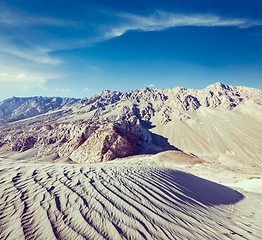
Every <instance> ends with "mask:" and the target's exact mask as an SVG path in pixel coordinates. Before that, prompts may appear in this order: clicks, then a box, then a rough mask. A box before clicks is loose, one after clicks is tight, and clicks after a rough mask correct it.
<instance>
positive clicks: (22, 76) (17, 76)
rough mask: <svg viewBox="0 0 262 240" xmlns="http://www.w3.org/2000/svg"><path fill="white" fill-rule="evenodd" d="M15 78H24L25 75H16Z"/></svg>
mask: <svg viewBox="0 0 262 240" xmlns="http://www.w3.org/2000/svg"><path fill="white" fill-rule="evenodd" d="M16 78H25V74H24V73H17V74H16Z"/></svg>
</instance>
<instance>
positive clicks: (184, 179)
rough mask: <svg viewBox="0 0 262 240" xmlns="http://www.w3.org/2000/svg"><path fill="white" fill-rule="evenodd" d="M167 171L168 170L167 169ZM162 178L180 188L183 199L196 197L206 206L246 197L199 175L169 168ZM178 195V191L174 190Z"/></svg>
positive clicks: (229, 202)
mask: <svg viewBox="0 0 262 240" xmlns="http://www.w3.org/2000/svg"><path fill="white" fill-rule="evenodd" d="M165 172H166V171H165ZM161 178H162V180H165V181H168V182H169V185H172V186H174V185H175V187H176V188H177V189H178V190H179V192H181V193H182V194H179V195H180V196H179V198H180V199H182V200H183V201H190V199H194V200H195V201H197V202H200V203H202V204H204V205H206V206H211V205H221V204H233V203H236V202H238V201H240V200H242V199H243V198H244V196H243V195H242V194H241V193H239V192H237V191H235V190H233V189H231V188H229V187H226V186H223V185H220V184H218V183H215V182H212V181H209V180H206V179H203V178H200V177H197V176H195V175H192V174H189V173H186V172H181V171H177V170H172V169H168V170H167V172H166V173H164V174H161ZM174 194H175V195H178V192H177V191H176V192H174Z"/></svg>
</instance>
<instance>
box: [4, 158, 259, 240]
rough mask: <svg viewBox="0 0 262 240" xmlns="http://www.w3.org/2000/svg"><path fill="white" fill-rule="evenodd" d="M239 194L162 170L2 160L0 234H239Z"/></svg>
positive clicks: (195, 236) (113, 236) (117, 236)
mask: <svg viewBox="0 0 262 240" xmlns="http://www.w3.org/2000/svg"><path fill="white" fill-rule="evenodd" d="M242 198H243V196H242V195H241V194H240V193H238V192H237V191H234V190H232V189H230V188H227V187H224V186H221V185H218V184H216V183H212V182H209V181H207V180H204V179H201V178H198V177H196V176H193V175H190V174H187V173H184V172H180V171H175V170H171V169H167V168H160V167H147V166H123V165H102V164H98V165H66V164H64V165H62V164H61V165H59V164H57V165H54V164H45V165H44V164H43V165H40V164H23V163H16V164H14V163H1V168H0V239H223V238H225V239H226V238H227V237H229V238H231V236H233V235H234V236H238V237H243V238H245V237H246V236H248V235H246V234H250V233H248V227H247V226H245V225H243V224H242V223H241V222H240V223H239V222H235V221H234V220H233V218H232V219H231V217H232V216H231V215H230V213H229V211H228V206H230V204H234V203H236V202H238V201H240V200H241V199H242ZM258 227H259V226H258ZM232 234H233V235H232ZM252 236H253V237H256V236H255V235H252Z"/></svg>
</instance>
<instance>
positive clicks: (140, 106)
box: [0, 83, 262, 167]
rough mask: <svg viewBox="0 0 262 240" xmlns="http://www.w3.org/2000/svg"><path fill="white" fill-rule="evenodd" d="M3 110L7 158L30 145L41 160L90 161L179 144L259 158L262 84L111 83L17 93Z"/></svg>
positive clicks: (238, 162) (221, 155)
mask: <svg viewBox="0 0 262 240" xmlns="http://www.w3.org/2000/svg"><path fill="white" fill-rule="evenodd" d="M0 109H1V111H0V114H1V115H0V116H1V117H2V118H1V121H2V124H1V126H0V128H1V130H0V131H1V132H0V146H1V157H3V158H10V157H12V156H13V155H14V151H19V152H24V151H28V150H30V151H31V152H32V154H31V155H30V156H31V157H33V158H34V159H35V160H37V159H41V157H43V156H51V155H52V156H54V155H55V156H56V157H55V158H65V157H66V158H68V159H70V160H73V161H75V162H81V163H84V162H101V161H109V160H112V159H115V158H121V157H126V156H131V155H136V154H143V153H157V152H161V151H164V150H181V151H183V152H185V153H188V154H190V155H192V156H196V157H198V158H201V159H204V160H206V161H208V162H216V163H219V164H222V165H223V164H225V165H228V164H229V165H230V164H232V165H234V166H238V167H241V166H256V165H259V164H261V159H262V150H261V145H262V128H261V126H262V125H261V124H262V90H260V89H252V88H247V87H233V86H229V85H224V84H221V83H216V84H213V85H210V86H208V87H206V88H205V89H203V90H194V89H184V88H181V87H177V88H173V89H154V90H153V89H150V88H145V89H142V90H135V91H126V92H123V93H120V92H116V91H108V90H106V91H103V92H102V93H100V94H98V95H95V96H92V97H90V98H84V99H69V98H42V97H34V98H11V99H7V100H5V101H3V102H1V103H0ZM17 120H20V121H17ZM228 160H230V161H228Z"/></svg>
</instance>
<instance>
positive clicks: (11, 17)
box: [0, 7, 83, 28]
mask: <svg viewBox="0 0 262 240" xmlns="http://www.w3.org/2000/svg"><path fill="white" fill-rule="evenodd" d="M0 24H6V25H9V26H12V27H28V26H53V27H75V28H82V27H83V23H82V22H80V21H72V20H68V19H59V18H53V17H45V16H32V15H29V14H28V13H26V12H22V11H19V12H13V11H10V10H9V9H7V8H4V7H1V10H0Z"/></svg>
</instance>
